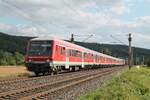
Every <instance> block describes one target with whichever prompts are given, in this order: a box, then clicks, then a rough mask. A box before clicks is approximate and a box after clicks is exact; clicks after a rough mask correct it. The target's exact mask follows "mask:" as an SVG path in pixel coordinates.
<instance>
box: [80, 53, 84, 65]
mask: <svg viewBox="0 0 150 100" xmlns="http://www.w3.org/2000/svg"><path fill="white" fill-rule="evenodd" d="M81 58H82V66H81V67H82V68H84V52H82V57H81Z"/></svg>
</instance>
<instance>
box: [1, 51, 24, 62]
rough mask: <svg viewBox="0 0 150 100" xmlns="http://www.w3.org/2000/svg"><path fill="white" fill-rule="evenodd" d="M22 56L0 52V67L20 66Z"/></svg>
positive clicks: (17, 53)
mask: <svg viewBox="0 0 150 100" xmlns="http://www.w3.org/2000/svg"><path fill="white" fill-rule="evenodd" d="M22 64H24V56H23V55H22V54H21V53H19V52H14V53H10V52H7V51H3V50H0V65H22Z"/></svg>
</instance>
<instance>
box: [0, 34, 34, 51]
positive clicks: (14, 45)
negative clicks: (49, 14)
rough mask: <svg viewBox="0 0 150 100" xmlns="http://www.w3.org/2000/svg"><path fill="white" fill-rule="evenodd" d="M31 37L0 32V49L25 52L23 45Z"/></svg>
mask: <svg viewBox="0 0 150 100" xmlns="http://www.w3.org/2000/svg"><path fill="white" fill-rule="evenodd" d="M29 39H31V37H23V36H12V35H8V34H4V33H2V32H0V50H3V51H7V52H12V53H13V52H16V51H18V52H20V53H22V54H24V53H25V46H26V44H27V41H28V40H29Z"/></svg>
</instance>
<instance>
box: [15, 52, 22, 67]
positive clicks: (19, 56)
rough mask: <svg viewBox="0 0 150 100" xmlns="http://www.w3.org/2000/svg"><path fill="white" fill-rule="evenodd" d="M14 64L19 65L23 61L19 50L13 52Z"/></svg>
mask: <svg viewBox="0 0 150 100" xmlns="http://www.w3.org/2000/svg"><path fill="white" fill-rule="evenodd" d="M14 57H15V61H16V65H21V64H23V63H24V56H23V55H22V54H20V53H19V52H15V54H14Z"/></svg>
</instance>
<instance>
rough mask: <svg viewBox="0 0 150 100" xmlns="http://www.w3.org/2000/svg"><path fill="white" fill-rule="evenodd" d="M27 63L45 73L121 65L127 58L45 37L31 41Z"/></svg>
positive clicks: (31, 68)
mask: <svg viewBox="0 0 150 100" xmlns="http://www.w3.org/2000/svg"><path fill="white" fill-rule="evenodd" d="M25 63H26V67H27V69H28V70H29V71H32V72H35V74H39V73H43V74H44V73H51V72H55V71H60V70H72V71H74V70H79V69H81V68H89V67H90V68H95V67H104V66H120V65H124V64H125V60H123V59H119V58H115V57H112V56H108V55H105V54H102V53H99V52H96V51H93V50H90V49H87V48H84V47H82V46H78V45H76V44H73V43H69V42H66V41H63V40H60V39H56V38H52V37H51V38H44V37H43V38H34V39H31V40H30V41H29V43H28V46H27V53H26V56H25Z"/></svg>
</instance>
